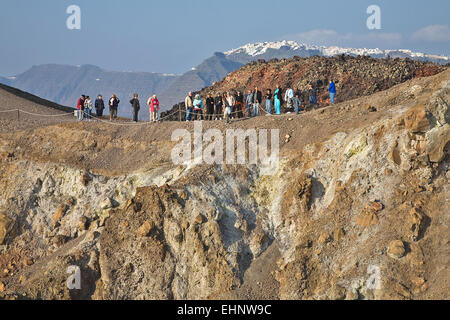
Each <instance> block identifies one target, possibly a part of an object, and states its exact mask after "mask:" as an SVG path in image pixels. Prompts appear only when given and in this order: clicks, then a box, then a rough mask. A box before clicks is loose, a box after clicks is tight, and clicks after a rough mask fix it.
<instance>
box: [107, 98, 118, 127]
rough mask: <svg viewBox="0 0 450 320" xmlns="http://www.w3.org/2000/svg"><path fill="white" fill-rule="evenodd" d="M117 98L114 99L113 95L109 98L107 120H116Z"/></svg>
mask: <svg viewBox="0 0 450 320" xmlns="http://www.w3.org/2000/svg"><path fill="white" fill-rule="evenodd" d="M119 103H120V100H119V98H117V97H116V95H115V94H113V95H112V96H111V99H109V120H110V121H112V120H113V119H117V110H118V109H119Z"/></svg>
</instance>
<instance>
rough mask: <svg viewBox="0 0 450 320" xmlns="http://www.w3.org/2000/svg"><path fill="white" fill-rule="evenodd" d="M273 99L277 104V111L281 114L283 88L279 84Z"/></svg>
mask: <svg viewBox="0 0 450 320" xmlns="http://www.w3.org/2000/svg"><path fill="white" fill-rule="evenodd" d="M273 100H274V104H275V113H276V114H278V115H279V114H281V89H280V86H279V85H278V86H277V88H276V90H275V92H274V94H273Z"/></svg>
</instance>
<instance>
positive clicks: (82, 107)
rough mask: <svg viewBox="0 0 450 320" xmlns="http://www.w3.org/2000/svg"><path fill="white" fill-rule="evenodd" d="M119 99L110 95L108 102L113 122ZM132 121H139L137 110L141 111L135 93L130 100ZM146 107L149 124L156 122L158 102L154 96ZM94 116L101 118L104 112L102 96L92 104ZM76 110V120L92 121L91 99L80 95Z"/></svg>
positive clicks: (110, 117)
mask: <svg viewBox="0 0 450 320" xmlns="http://www.w3.org/2000/svg"><path fill="white" fill-rule="evenodd" d="M119 103H120V99H119V98H118V97H117V96H116V95H115V94H113V95H111V98H110V99H109V101H108V105H109V120H110V121H113V120H114V119H117V113H118V109H119ZM130 104H131V109H132V115H133V121H134V122H138V121H139V117H138V115H139V110H140V109H141V104H140V102H139V96H138V94H137V93H135V94H133V99H131V100H130ZM147 105H148V107H149V111H150V122H156V121H158V120H159V116H158V112H159V101H158V98H157V97H156V95H153V96H151V97H150V98H148V100H147ZM94 108H95V114H96V116H97V118H101V117H103V110H105V101H104V100H103V97H102V95H98V96H97V99H96V100H95V104H94ZM77 109H78V120H79V121H83V120H84V119H88V120H90V119H92V111H93V105H92V101H91V98H90V97H89V96H86V95H82V96H81V97H80V98H79V99H78V103H77Z"/></svg>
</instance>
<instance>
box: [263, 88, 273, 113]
mask: <svg viewBox="0 0 450 320" xmlns="http://www.w3.org/2000/svg"><path fill="white" fill-rule="evenodd" d="M264 99H266V112H267V114H272V90H270V89H267V91H266V95H265V96H264Z"/></svg>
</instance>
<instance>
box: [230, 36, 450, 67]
mask: <svg viewBox="0 0 450 320" xmlns="http://www.w3.org/2000/svg"><path fill="white" fill-rule="evenodd" d="M341 54H346V55H350V56H358V55H360V56H371V57H372V58H387V57H388V56H389V57H391V58H410V59H414V60H422V61H427V62H435V63H440V64H447V63H449V62H450V57H448V56H439V55H433V54H426V53H421V52H413V51H411V50H407V49H401V50H380V49H367V48H342V47H325V46H311V45H307V44H303V43H298V42H295V41H286V40H284V41H278V42H258V43H250V44H246V45H244V46H242V47H239V48H237V49H233V50H230V51H227V52H225V55H226V57H227V58H228V59H230V60H233V61H237V62H240V63H243V64H247V63H249V62H251V61H254V60H255V59H264V60H270V59H273V58H278V59H281V58H293V57H295V56H298V57H311V56H315V55H317V56H324V57H330V56H336V55H341Z"/></svg>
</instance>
